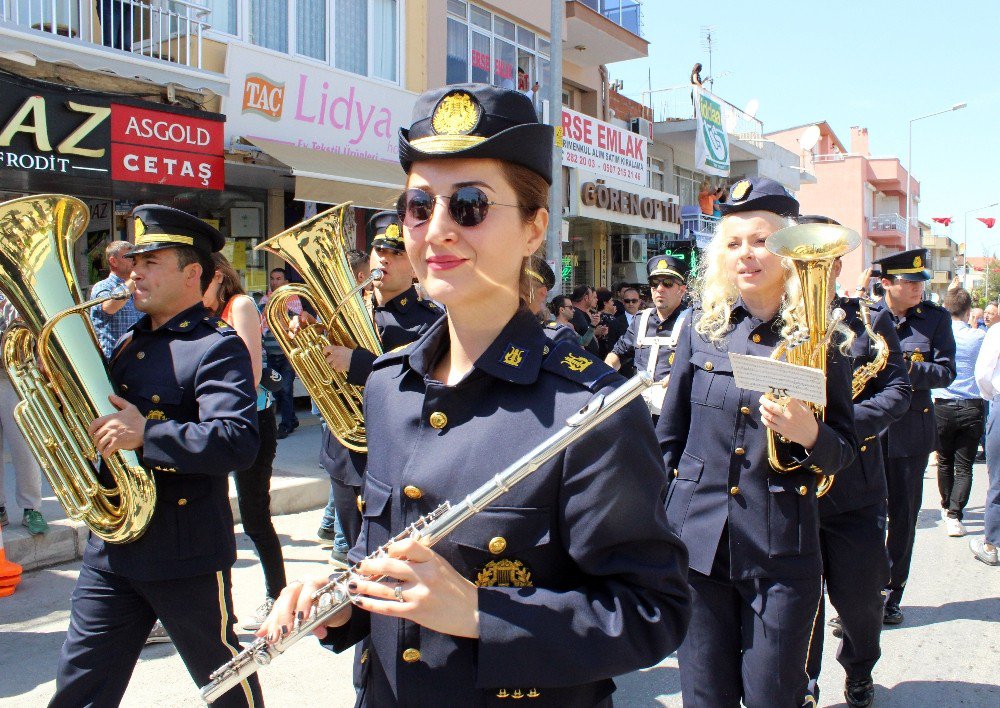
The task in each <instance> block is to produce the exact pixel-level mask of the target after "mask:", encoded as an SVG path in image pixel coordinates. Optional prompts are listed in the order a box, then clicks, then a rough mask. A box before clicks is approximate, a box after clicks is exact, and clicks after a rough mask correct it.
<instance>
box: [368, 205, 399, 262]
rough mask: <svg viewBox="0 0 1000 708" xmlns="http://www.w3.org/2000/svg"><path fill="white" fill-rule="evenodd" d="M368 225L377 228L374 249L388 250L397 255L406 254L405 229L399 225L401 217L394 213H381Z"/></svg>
mask: <svg viewBox="0 0 1000 708" xmlns="http://www.w3.org/2000/svg"><path fill="white" fill-rule="evenodd" d="M368 223H369V224H371V225H373V226H374V228H375V236H374V238H373V239H372V248H388V249H390V250H393V251H395V252H396V253H406V244H405V243H403V229H402V228H401V227H400V224H399V216H397V215H396V212H394V211H380V212H378V213H376V214H375V215H374V216H373V217H372V218H371V219H369V220H368Z"/></svg>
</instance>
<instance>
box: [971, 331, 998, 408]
mask: <svg viewBox="0 0 1000 708" xmlns="http://www.w3.org/2000/svg"><path fill="white" fill-rule="evenodd" d="M976 383H977V384H978V385H979V393H980V395H981V396H982V397H983V398H985V399H986V400H987V401H991V400H993V399H994V398H995V397H996V396H997V395H1000V327H990V328H989V330H987V332H986V338H985V339H984V340H983V345H982V347H980V349H979V356H978V357H977V358H976Z"/></svg>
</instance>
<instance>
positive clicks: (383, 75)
mask: <svg viewBox="0 0 1000 708" xmlns="http://www.w3.org/2000/svg"><path fill="white" fill-rule="evenodd" d="M374 2H375V5H374V7H373V8H372V10H373V15H374V17H373V24H374V28H373V30H374V31H373V37H372V43H373V44H374V45H375V54H374V64H375V65H374V66H373V67H372V74H374V75H375V76H377V77H378V78H380V79H386V80H387V81H395V80H396V66H397V65H398V64H399V61H398V58H397V55H398V43H397V42H396V37H397V31H396V15H397V12H396V4H397V3H396V0H374Z"/></svg>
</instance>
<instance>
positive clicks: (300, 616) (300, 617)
mask: <svg viewBox="0 0 1000 708" xmlns="http://www.w3.org/2000/svg"><path fill="white" fill-rule="evenodd" d="M302 617H303V615H302V610H299V611H298V612H296V613H295V620H296V621H297V622H301V621H302Z"/></svg>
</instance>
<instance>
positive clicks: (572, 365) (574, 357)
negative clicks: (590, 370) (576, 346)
mask: <svg viewBox="0 0 1000 708" xmlns="http://www.w3.org/2000/svg"><path fill="white" fill-rule="evenodd" d="M593 363H594V362H592V361H591V360H590V359H588V358H587V357H585V356H581V355H578V354H567V355H566V356H565V357H563V360H562V364H563V365H565V366H566V367H567V368H568V369H569V370H570V371H575V372H577V373H581V372H583V371H586V370H587V367H588V366H590V365H591V364H593Z"/></svg>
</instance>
